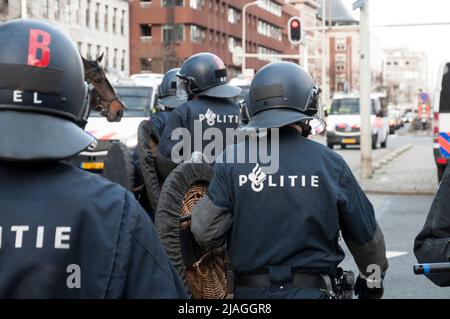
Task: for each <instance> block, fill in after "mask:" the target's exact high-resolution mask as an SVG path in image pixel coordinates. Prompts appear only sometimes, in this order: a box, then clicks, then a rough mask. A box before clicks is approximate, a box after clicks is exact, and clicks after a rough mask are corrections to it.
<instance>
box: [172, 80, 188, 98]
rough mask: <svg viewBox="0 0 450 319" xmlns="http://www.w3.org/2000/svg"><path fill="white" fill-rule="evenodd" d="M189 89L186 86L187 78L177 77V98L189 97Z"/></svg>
mask: <svg viewBox="0 0 450 319" xmlns="http://www.w3.org/2000/svg"><path fill="white" fill-rule="evenodd" d="M190 93H191V92H190V90H189V88H188V80H187V79H185V78H180V77H177V94H176V95H177V99H179V100H186V99H187V98H188V97H189V94H190Z"/></svg>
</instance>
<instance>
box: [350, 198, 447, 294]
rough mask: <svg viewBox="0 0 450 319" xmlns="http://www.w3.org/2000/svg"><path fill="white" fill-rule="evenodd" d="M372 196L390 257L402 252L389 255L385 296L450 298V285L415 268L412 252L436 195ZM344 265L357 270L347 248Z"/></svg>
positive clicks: (415, 261)
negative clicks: (443, 285)
mask: <svg viewBox="0 0 450 319" xmlns="http://www.w3.org/2000/svg"><path fill="white" fill-rule="evenodd" d="M369 199H370V200H371V202H372V203H373V205H374V208H375V213H376V216H377V219H378V222H379V224H380V227H381V229H382V230H383V232H384V236H385V240H386V249H387V250H388V257H389V256H395V255H399V256H397V257H391V258H389V264H390V267H389V270H388V273H387V276H386V279H385V296H384V298H406V299H411V298H445V299H448V298H450V288H440V287H437V286H435V285H434V284H433V283H432V282H431V281H429V280H428V279H426V278H425V277H424V276H417V275H414V273H413V271H412V268H413V265H414V264H415V263H417V260H416V258H415V256H414V253H413V246H414V238H415V236H416V235H417V234H418V232H419V231H420V229H421V228H422V226H423V224H424V222H425V218H426V216H427V213H428V210H429V208H430V206H431V202H432V200H433V196H386V195H369ZM341 244H342V245H344V244H343V242H341ZM341 267H343V268H345V269H348V268H350V269H352V270H353V271H355V273H357V268H356V265H355V264H354V262H353V259H352V257H351V255H350V253H349V252H348V250H347V249H346V259H345V260H344V262H343V263H342V264H341Z"/></svg>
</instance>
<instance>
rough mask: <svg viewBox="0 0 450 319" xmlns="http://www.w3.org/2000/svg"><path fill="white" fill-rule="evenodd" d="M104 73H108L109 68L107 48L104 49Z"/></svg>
mask: <svg viewBox="0 0 450 319" xmlns="http://www.w3.org/2000/svg"><path fill="white" fill-rule="evenodd" d="M104 61H105V71H106V72H108V68H109V48H108V47H105V60H104Z"/></svg>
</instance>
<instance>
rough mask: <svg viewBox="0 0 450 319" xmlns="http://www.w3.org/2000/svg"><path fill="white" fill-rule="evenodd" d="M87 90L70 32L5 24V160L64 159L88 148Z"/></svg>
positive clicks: (1, 55) (0, 93)
mask: <svg viewBox="0 0 450 319" xmlns="http://www.w3.org/2000/svg"><path fill="white" fill-rule="evenodd" d="M87 91H88V87H87V84H86V83H85V82H84V71H83V64H82V62H81V57H80V55H79V53H78V51H77V49H76V47H75V46H74V45H73V43H72V41H71V40H70V39H69V38H68V37H67V36H66V35H65V34H64V33H62V32H61V31H59V30H58V29H56V28H55V27H53V26H51V25H49V24H47V23H43V22H40V21H36V20H14V21H11V22H8V23H4V24H1V25H0V136H1V138H0V160H9V161H43V160H60V159H65V158H69V157H71V156H73V155H76V154H77V153H79V152H81V151H82V150H84V149H85V148H86V147H88V146H89V145H90V144H91V143H92V142H93V141H94V138H93V137H92V136H90V135H88V134H87V133H85V132H84V131H83V130H82V129H81V127H82V126H83V125H84V124H85V123H86V116H87V114H88V112H87V108H88V105H87Z"/></svg>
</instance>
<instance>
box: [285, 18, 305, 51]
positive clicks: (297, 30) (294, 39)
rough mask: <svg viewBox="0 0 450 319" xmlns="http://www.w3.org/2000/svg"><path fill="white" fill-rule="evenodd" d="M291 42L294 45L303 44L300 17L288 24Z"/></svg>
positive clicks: (290, 20)
mask: <svg viewBox="0 0 450 319" xmlns="http://www.w3.org/2000/svg"><path fill="white" fill-rule="evenodd" d="M288 29H289V30H288V35H289V41H290V42H291V43H292V44H295V45H297V44H299V43H300V42H302V24H301V20H300V18H299V17H292V18H290V19H289V23H288Z"/></svg>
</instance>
